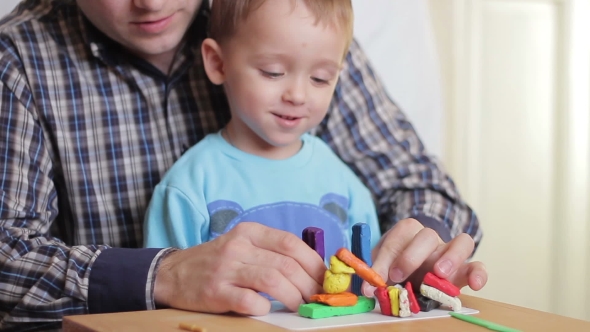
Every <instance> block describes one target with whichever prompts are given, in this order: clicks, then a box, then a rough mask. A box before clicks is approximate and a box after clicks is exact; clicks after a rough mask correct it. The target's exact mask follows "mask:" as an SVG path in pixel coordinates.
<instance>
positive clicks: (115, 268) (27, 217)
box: [0, 42, 162, 330]
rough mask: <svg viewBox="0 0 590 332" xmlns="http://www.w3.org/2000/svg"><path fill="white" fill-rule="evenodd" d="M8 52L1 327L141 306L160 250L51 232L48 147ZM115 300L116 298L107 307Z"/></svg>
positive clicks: (1, 149)
mask: <svg viewBox="0 0 590 332" xmlns="http://www.w3.org/2000/svg"><path fill="white" fill-rule="evenodd" d="M0 43H1V42H0ZM2 46H3V47H5V48H6V47H7V46H6V45H4V44H3V45H2ZM7 57H8V56H3V57H0V330H3V329H4V328H7V329H10V328H13V329H15V330H23V329H25V328H27V329H28V328H37V327H43V328H46V327H51V326H53V325H56V324H57V326H59V325H61V319H62V317H63V316H65V315H76V314H85V313H88V312H104V311H111V310H112V309H113V308H117V309H121V310H140V309H146V308H147V307H148V304H150V303H153V291H152V289H153V282H152V281H153V277H150V273H151V274H152V275H153V272H154V270H155V268H156V265H157V262H158V261H159V259H160V257H161V252H162V250H154V249H111V248H109V247H108V246H106V245H100V244H89V245H80V246H68V245H66V244H65V243H64V242H63V241H61V240H60V239H58V238H57V237H55V236H52V235H51V232H50V228H51V225H52V223H53V222H54V221H55V219H56V218H57V217H58V213H59V211H58V194H57V189H56V183H57V181H58V180H56V178H57V176H56V172H55V165H54V163H53V160H52V156H51V152H50V151H51V148H50V147H49V145H50V144H48V140H47V139H46V137H45V135H44V130H43V128H42V125H41V121H40V120H39V116H38V113H37V109H36V108H35V103H34V101H33V98H32V94H31V92H30V89H29V87H28V85H27V83H26V79H25V75H23V74H22V73H21V70H20V69H19V68H20V67H18V65H15V63H17V60H16V57H13V58H11V59H7ZM62 213H63V212H62ZM130 252H133V253H132V254H130ZM105 253H109V254H108V255H105ZM103 255H104V256H103ZM129 257H133V258H132V259H130V260H131V261H133V264H129V261H130V260H128V259H126V258H129ZM130 265H132V266H133V268H129V267H128V266H130ZM121 271H126V273H123V272H121ZM93 280H101V282H100V283H93ZM129 285H134V287H130V288H128V289H123V291H121V290H122V287H125V286H129ZM119 292H120V293H119ZM93 294H95V295H96V296H93ZM113 301H120V303H119V304H118V306H117V307H113V306H111V305H110V304H111V303H113ZM92 308H94V309H95V310H92Z"/></svg>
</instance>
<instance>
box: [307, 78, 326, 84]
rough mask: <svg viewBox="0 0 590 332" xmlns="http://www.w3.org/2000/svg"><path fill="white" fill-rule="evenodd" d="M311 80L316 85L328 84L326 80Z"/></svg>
mask: <svg viewBox="0 0 590 332" xmlns="http://www.w3.org/2000/svg"><path fill="white" fill-rule="evenodd" d="M311 80H312V81H314V83H317V84H329V83H330V82H329V81H328V80H324V79H321V78H317V77H312V78H311Z"/></svg>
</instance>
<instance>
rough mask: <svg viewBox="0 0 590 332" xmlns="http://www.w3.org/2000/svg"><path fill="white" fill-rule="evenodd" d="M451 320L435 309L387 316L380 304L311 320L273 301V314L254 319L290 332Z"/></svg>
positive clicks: (469, 311)
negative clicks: (352, 312)
mask: <svg viewBox="0 0 590 332" xmlns="http://www.w3.org/2000/svg"><path fill="white" fill-rule="evenodd" d="M478 312H479V311H478V310H474V309H469V308H465V307H464V308H462V309H461V311H459V313H462V314H466V315H472V314H476V313H478ZM444 317H448V318H451V316H450V315H449V310H447V309H444V307H441V309H435V310H431V311H429V312H422V311H421V312H420V313H418V314H413V315H412V316H411V317H406V318H399V317H392V316H385V315H382V314H381V311H380V309H379V304H377V305H376V307H375V309H374V310H373V311H371V312H368V313H365V314H356V315H348V316H339V317H330V318H320V319H311V318H306V317H301V316H299V314H297V313H295V312H291V311H288V310H286V309H285V307H284V306H283V305H282V304H281V303H280V302H276V301H273V307H272V309H271V313H270V314H268V315H266V316H259V317H252V318H254V319H257V320H260V321H263V322H266V323H269V324H272V325H276V326H279V327H282V328H285V329H288V330H311V329H322V328H333V327H344V326H355V325H367V324H384V323H396V322H408V321H412V320H420V319H433V318H444Z"/></svg>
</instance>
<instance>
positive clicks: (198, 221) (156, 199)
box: [144, 168, 209, 249]
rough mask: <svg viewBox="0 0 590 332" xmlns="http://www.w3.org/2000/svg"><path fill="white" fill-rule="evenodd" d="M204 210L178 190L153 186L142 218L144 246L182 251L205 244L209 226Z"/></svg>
mask: <svg viewBox="0 0 590 332" xmlns="http://www.w3.org/2000/svg"><path fill="white" fill-rule="evenodd" d="M173 170H174V168H172V169H171V170H170V171H173ZM194 186H195V187H197V186H198V185H197V184H194ZM204 208H206V207H201V209H199V207H198V206H197V205H195V203H194V202H193V201H192V200H191V199H190V198H189V197H188V196H187V195H186V194H185V193H183V192H182V190H179V189H178V188H175V187H173V186H167V185H165V184H159V185H157V186H156V189H155V190H154V194H153V195H152V199H151V201H150V205H149V207H148V210H147V212H146V216H145V223H144V246H145V247H147V248H166V247H174V248H180V249H186V248H188V247H192V246H195V245H199V244H201V243H203V242H206V241H207V240H208V236H209V234H208V225H209V223H208V218H205V216H204V214H203V212H204V211H205V210H203V209H204Z"/></svg>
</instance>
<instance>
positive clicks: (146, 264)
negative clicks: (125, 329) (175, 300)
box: [88, 248, 168, 314]
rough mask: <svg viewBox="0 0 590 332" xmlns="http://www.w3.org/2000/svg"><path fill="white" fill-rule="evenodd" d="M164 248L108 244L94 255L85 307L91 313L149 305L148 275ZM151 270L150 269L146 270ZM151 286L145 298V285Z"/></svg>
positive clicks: (150, 281) (145, 307) (150, 279)
mask: <svg viewBox="0 0 590 332" xmlns="http://www.w3.org/2000/svg"><path fill="white" fill-rule="evenodd" d="M167 250H168V249H164V250H162V249H152V248H146V249H128V248H109V249H106V250H104V251H103V252H102V253H101V254H100V255H98V257H97V258H96V261H94V264H92V270H91V272H90V278H89V279H90V280H89V286H88V311H89V313H91V314H98V313H108V312H122V311H137V310H146V309H148V305H147V303H148V302H150V301H151V303H152V306H153V283H154V281H155V280H154V279H155V277H152V275H153V274H154V273H153V271H155V268H156V267H157V264H158V261H159V258H161V257H162V253H163V252H165V251H167ZM150 272H151V273H150ZM146 288H151V290H152V291H151V292H150V297H151V299H150V300H149V301H148V299H147V298H146V294H147V289H146Z"/></svg>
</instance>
